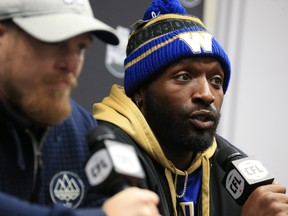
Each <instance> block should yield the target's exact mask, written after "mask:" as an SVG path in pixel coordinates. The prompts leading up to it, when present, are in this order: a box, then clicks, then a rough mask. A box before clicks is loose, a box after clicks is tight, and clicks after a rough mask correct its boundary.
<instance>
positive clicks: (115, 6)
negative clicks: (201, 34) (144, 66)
mask: <svg viewBox="0 0 288 216" xmlns="http://www.w3.org/2000/svg"><path fill="white" fill-rule="evenodd" d="M181 1H182V3H183V5H184V4H185V5H187V6H186V7H185V8H186V10H187V12H188V13H189V14H192V15H195V16H197V17H199V18H201V19H202V18H203V17H202V16H203V4H204V0H181ZM150 2H151V1H150V0H120V1H116V0H106V1H96V0H90V3H91V6H92V8H93V11H94V15H95V17H96V18H98V19H100V20H101V21H103V22H105V23H107V24H109V25H110V26H112V27H114V28H116V29H117V31H118V35H119V36H120V37H121V43H120V45H118V46H116V47H115V46H107V45H106V44H104V43H102V41H100V40H98V39H96V40H95V41H94V43H93V45H92V47H91V48H89V50H88V52H87V56H86V60H85V64H84V67H83V70H82V73H81V75H80V78H79V84H78V87H77V88H76V89H75V90H74V91H73V93H72V98H74V99H75V100H76V101H77V102H78V103H80V104H81V105H82V106H83V107H84V108H86V109H87V110H88V111H89V112H92V105H93V103H95V102H100V101H101V100H102V99H103V97H105V96H107V95H108V94H109V92H110V88H111V86H112V85H113V84H114V83H115V84H119V85H123V78H122V77H123V73H124V68H123V60H124V55H125V45H126V44H127V37H128V36H127V34H128V33H129V31H128V30H129V29H130V26H131V25H132V24H133V23H134V22H136V21H137V20H139V19H141V18H142V17H143V14H144V12H145V10H146V8H147V7H148V6H149V4H150ZM109 59H110V61H109ZM108 61H109V62H108ZM111 71H112V72H113V71H114V73H115V72H117V73H116V76H117V77H116V76H115V75H113V74H112V73H111Z"/></svg>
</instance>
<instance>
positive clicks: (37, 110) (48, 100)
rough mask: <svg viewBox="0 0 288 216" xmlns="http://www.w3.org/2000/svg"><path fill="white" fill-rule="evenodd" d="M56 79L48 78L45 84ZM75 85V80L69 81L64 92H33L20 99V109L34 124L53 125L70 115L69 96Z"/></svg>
mask: <svg viewBox="0 0 288 216" xmlns="http://www.w3.org/2000/svg"><path fill="white" fill-rule="evenodd" d="M56 80H57V78H48V79H46V80H45V82H46V83H47V82H51V83H52V82H54V81H56ZM76 85H77V80H76V78H74V77H73V78H71V79H69V86H70V88H69V89H66V90H65V91H63V90H61V91H55V90H54V91H50V92H48V94H47V90H46V91H45V90H44V91H45V92H44V91H40V92H34V93H33V94H31V95H26V96H25V97H22V100H21V102H20V103H21V107H22V110H23V111H24V113H25V114H26V115H27V116H28V117H29V118H30V119H32V120H33V121H34V122H36V123H38V124H42V125H54V124H57V123H60V122H61V121H63V120H65V119H66V118H67V117H68V116H69V115H70V113H71V105H70V94H71V90H72V88H74V87H75V86H76Z"/></svg>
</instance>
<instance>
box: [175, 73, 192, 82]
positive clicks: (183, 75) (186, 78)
mask: <svg viewBox="0 0 288 216" xmlns="http://www.w3.org/2000/svg"><path fill="white" fill-rule="evenodd" d="M176 79H177V80H181V81H187V80H190V79H191V76H190V75H189V74H180V75H178V76H177V77H176Z"/></svg>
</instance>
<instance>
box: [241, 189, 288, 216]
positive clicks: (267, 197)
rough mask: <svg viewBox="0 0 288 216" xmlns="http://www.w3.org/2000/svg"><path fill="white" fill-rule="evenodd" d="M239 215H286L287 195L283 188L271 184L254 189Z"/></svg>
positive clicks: (287, 206)
mask: <svg viewBox="0 0 288 216" xmlns="http://www.w3.org/2000/svg"><path fill="white" fill-rule="evenodd" d="M241 215H242V216H282V215H283V216H284V215H288V195H287V194H286V188H285V186H283V185H280V184H277V183H273V184H269V185H264V186H260V187H258V188H256V189H255V190H254V191H253V192H252V194H251V195H250V196H249V197H248V199H247V200H246V202H245V204H244V206H243V210H242V214H241Z"/></svg>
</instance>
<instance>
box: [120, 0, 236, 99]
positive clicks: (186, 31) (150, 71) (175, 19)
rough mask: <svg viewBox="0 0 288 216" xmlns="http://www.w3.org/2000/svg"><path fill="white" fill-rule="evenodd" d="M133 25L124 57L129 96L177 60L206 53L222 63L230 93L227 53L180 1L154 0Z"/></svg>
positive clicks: (126, 87)
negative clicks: (141, 17)
mask: <svg viewBox="0 0 288 216" xmlns="http://www.w3.org/2000/svg"><path fill="white" fill-rule="evenodd" d="M133 27H134V30H133V31H132V32H131V33H130V35H129V39H128V45H127V50H126V54H127V57H126V58H125V60H124V65H125V75H124V88H125V93H126V94H127V96H129V97H132V96H133V94H134V92H135V90H137V88H139V87H140V86H141V85H142V84H143V83H144V82H146V81H147V80H148V79H149V78H150V77H151V76H153V75H154V74H155V73H157V72H159V71H161V70H163V69H165V68H166V67H168V66H169V65H171V64H172V63H174V62H176V61H177V60H179V59H182V58H187V57H203V56H204V57H205V56H207V57H212V58H215V59H217V60H218V61H219V62H220V63H221V65H222V67H223V70H224V73H225V77H224V82H223V91H224V93H225V92H226V90H227V87H228V84H229V80H230V74H231V66H230V61H229V58H228V56H227V54H226V53H225V51H224V50H223V48H222V47H221V46H220V44H219V43H218V42H217V41H216V39H215V38H214V37H213V35H211V34H210V33H209V32H208V31H207V30H206V28H205V26H204V25H203V23H202V22H201V20H200V19H199V18H197V17H195V16H190V15H188V14H187V12H186V10H185V8H184V7H183V6H182V5H181V4H180V2H179V1H178V0H153V1H152V3H151V4H150V6H149V7H148V8H147V10H146V12H145V13H144V16H143V19H142V20H139V21H138V22H137V23H135V24H134V26H133Z"/></svg>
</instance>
